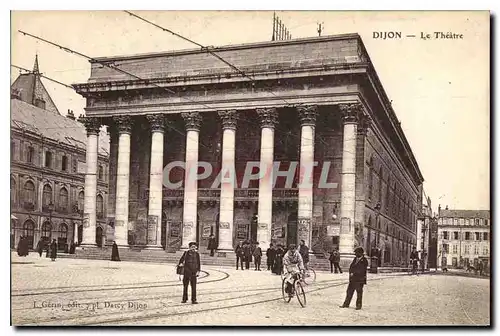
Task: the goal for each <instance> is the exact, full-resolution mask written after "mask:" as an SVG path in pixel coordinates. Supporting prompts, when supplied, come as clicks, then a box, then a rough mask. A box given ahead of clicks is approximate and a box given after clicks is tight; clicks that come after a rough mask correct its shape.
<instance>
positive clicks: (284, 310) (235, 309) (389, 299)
mask: <svg viewBox="0 0 500 336" xmlns="http://www.w3.org/2000/svg"><path fill="white" fill-rule="evenodd" d="M202 270H203V272H202V274H200V278H199V281H198V284H199V285H198V301H199V304H198V305H192V304H190V303H186V304H182V303H181V294H182V283H181V282H180V281H179V278H178V276H177V275H175V271H174V265H173V264H166V265H160V264H152V263H149V264H147V263H133V262H118V263H114V262H110V261H94V260H92V261H91V260H74V259H58V260H56V261H55V262H52V261H50V259H47V258H45V257H42V258H39V257H38V254H34V253H31V254H30V255H29V256H28V257H25V258H21V257H18V256H17V255H16V254H12V323H13V324H14V325H18V326H19V325H488V324H489V323H490V317H489V311H490V289H489V285H490V282H489V280H488V279H479V278H467V277H455V276H441V275H439V274H429V275H419V276H407V275H403V274H377V275H373V274H369V278H368V285H367V286H366V287H365V291H364V300H363V309H362V310H360V311H356V310H355V309H354V308H353V307H352V308H350V309H340V308H338V306H339V304H341V303H342V301H343V299H344V295H345V290H346V287H347V274H346V273H344V274H330V273H324V272H318V276H317V281H316V282H315V283H314V284H313V285H310V286H307V306H306V307H305V308H301V307H300V305H299V303H298V301H297V299H296V298H293V299H292V301H291V302H290V303H285V302H284V301H283V300H282V299H281V278H280V277H279V276H276V275H272V274H270V273H269V272H267V271H262V272H256V271H254V270H253V269H252V268H251V269H250V270H245V271H241V270H239V271H236V270H234V269H230V268H222V267H221V268H218V267H214V266H210V267H208V266H207V267H203V266H202ZM188 302H189V301H188ZM351 306H354V302H352V304H351Z"/></svg>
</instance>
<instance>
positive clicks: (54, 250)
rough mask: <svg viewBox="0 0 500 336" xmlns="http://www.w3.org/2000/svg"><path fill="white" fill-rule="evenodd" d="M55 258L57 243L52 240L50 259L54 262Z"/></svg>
mask: <svg viewBox="0 0 500 336" xmlns="http://www.w3.org/2000/svg"><path fill="white" fill-rule="evenodd" d="M56 258H57V242H56V240H55V239H52V244H50V259H51V260H52V261H55V260H56Z"/></svg>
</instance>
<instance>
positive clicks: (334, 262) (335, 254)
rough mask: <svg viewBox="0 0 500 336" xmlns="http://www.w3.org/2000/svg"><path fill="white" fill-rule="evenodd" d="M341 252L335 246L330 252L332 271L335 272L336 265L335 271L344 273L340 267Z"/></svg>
mask: <svg viewBox="0 0 500 336" xmlns="http://www.w3.org/2000/svg"><path fill="white" fill-rule="evenodd" d="M339 263H340V253H339V250H338V249H337V248H335V249H334V250H333V251H332V252H331V253H330V273H333V268H334V267H335V273H339V272H340V274H342V269H341V268H340V265H339Z"/></svg>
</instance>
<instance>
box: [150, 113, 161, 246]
mask: <svg viewBox="0 0 500 336" xmlns="http://www.w3.org/2000/svg"><path fill="white" fill-rule="evenodd" d="M146 118H147V119H148V121H149V124H150V125H151V161H150V168H149V204H148V226H147V245H148V246H149V247H157V248H161V220H162V218H161V215H162V200H163V133H164V131H165V117H164V116H163V115H162V114H154V115H148V116H147V117H146Z"/></svg>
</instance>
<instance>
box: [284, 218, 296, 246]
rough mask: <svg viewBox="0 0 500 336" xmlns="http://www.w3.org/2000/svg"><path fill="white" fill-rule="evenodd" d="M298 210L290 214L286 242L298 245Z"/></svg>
mask: <svg viewBox="0 0 500 336" xmlns="http://www.w3.org/2000/svg"><path fill="white" fill-rule="evenodd" d="M297 216H298V215H297V211H294V212H292V213H291V214H290V215H288V221H287V226H286V244H287V246H290V244H296V245H297Z"/></svg>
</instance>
